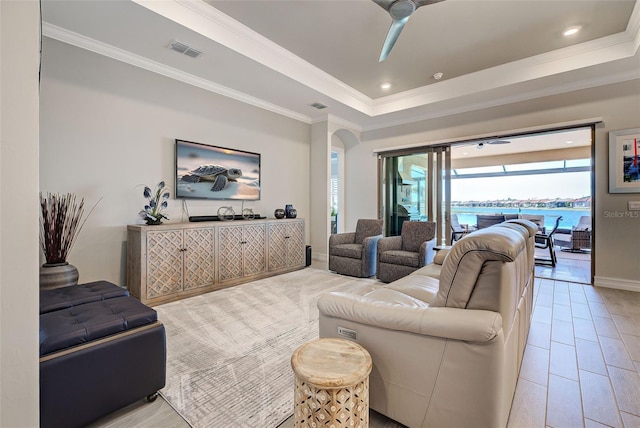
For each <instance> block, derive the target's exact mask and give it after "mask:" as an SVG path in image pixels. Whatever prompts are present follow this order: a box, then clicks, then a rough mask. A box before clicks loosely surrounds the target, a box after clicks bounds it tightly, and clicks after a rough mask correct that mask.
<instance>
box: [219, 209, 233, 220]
mask: <svg viewBox="0 0 640 428" xmlns="http://www.w3.org/2000/svg"><path fill="white" fill-rule="evenodd" d="M218 218H219V219H220V220H223V221H233V220H234V219H235V218H236V212H235V211H234V210H233V208H231V207H220V208H218Z"/></svg>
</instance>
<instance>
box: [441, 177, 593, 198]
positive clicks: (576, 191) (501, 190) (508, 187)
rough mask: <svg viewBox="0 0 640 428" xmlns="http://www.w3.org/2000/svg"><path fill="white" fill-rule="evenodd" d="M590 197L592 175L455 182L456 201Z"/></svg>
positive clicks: (452, 188)
mask: <svg viewBox="0 0 640 428" xmlns="http://www.w3.org/2000/svg"><path fill="white" fill-rule="evenodd" d="M590 195H591V190H590V173H589V172H572V173H563V174H540V175H519V176H510V177H491V178H469V179H454V180H451V200H452V201H470V200H476V201H486V200H494V199H508V198H511V199H555V198H560V199H563V198H580V197H583V196H590Z"/></svg>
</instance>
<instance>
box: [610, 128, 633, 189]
mask: <svg viewBox="0 0 640 428" xmlns="http://www.w3.org/2000/svg"><path fill="white" fill-rule="evenodd" d="M609 193H640V128H634V129H622V130H620V131H611V132H609Z"/></svg>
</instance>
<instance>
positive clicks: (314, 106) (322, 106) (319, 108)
mask: <svg viewBox="0 0 640 428" xmlns="http://www.w3.org/2000/svg"><path fill="white" fill-rule="evenodd" d="M309 105H310V106H311V107H313V108H317V109H318V110H322V109H323V108H327V106H326V105H324V104H321V103H313V104H309Z"/></svg>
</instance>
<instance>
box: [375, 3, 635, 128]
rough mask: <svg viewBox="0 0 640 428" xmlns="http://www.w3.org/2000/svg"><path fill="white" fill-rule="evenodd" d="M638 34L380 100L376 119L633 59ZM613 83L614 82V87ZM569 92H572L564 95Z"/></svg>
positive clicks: (536, 58)
mask: <svg viewBox="0 0 640 428" xmlns="http://www.w3.org/2000/svg"><path fill="white" fill-rule="evenodd" d="M637 5H638V3H636V8H635V9H634V11H635V10H637V9H638V6H637ZM635 31H636V33H634V34H630V33H629V32H627V31H625V32H623V33H618V34H613V35H611V36H607V37H602V38H600V39H597V40H592V41H590V42H585V43H581V44H579V45H574V46H570V47H566V48H562V49H557V50H555V51H551V52H547V53H544V54H540V55H536V56H533V57H529V58H525V59H522V60H518V61H513V62H510V63H507V64H503V65H499V66H496V67H492V68H488V69H486V70H481V71H478V72H475V73H470V74H467V75H464V76H459V77H456V78H453V79H449V80H446V81H442V82H438V83H434V84H431V85H429V86H424V87H422V88H417V89H412V90H409V91H404V92H400V93H397V94H393V95H389V96H386V97H383V98H378V99H376V100H375V101H374V108H373V116H378V115H383V114H388V113H393V112H397V111H400V110H405V109H410V108H414V107H418V106H422V105H425V104H430V103H434V102H438V101H443V100H446V99H451V98H456V97H461V96H465V95H471V94H474V93H477V92H483V91H487V90H491V89H496V88H500V87H504V86H510V85H514V84H517V83H523V82H527V81H530V80H535V79H540V78H544V77H548V76H552V75H554V74H560V73H565V72H569V71H574V70H578V69H580V68H586V67H591V66H595V65H599V64H602V63H606V62H611V61H616V60H621V59H626V58H630V57H633V56H634V55H635V54H636V53H637V51H638V43H637V42H636V40H635V39H637V38H638V34H639V33H640V31H638V29H636V30H635ZM614 81H615V80H612V81H611V83H613V82H614ZM572 84H573V83H572ZM572 84H570V86H571V85H572ZM603 84H604V83H603ZM568 90H571V89H567V90H565V91H563V92H567V91H568Z"/></svg>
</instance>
